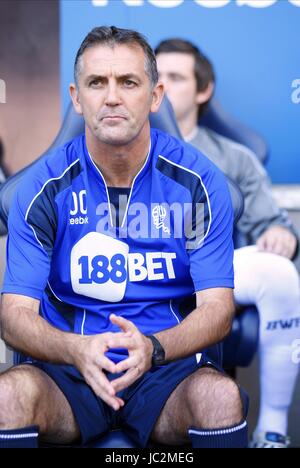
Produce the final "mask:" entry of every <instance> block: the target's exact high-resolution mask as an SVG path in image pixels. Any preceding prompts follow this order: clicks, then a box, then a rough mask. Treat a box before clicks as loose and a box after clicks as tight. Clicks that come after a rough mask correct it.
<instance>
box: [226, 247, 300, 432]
mask: <svg viewBox="0 0 300 468" xmlns="http://www.w3.org/2000/svg"><path fill="white" fill-rule="evenodd" d="M234 267H235V285H236V288H235V299H236V301H237V302H238V303H240V304H256V306H257V308H258V311H259V316H260V333H259V360H260V399H261V403H260V411H259V418H258V423H257V427H256V429H255V432H256V433H257V432H278V433H280V434H282V435H286V433H287V425H288V424H287V423H288V411H289V407H290V404H291V401H292V397H293V391H294V387H295V383H296V379H297V376H298V370H299V365H297V364H295V363H294V362H293V360H292V352H293V348H292V344H293V342H294V340H296V339H299V335H300V328H299V326H300V287H299V275H298V272H297V270H296V268H295V266H294V265H293V263H292V262H290V261H289V260H288V259H286V258H284V257H281V256H278V255H275V254H270V253H265V252H258V250H257V248H256V247H253V246H251V247H246V248H242V249H238V250H236V251H235V259H234Z"/></svg>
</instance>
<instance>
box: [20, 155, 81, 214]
mask: <svg viewBox="0 0 300 468" xmlns="http://www.w3.org/2000/svg"><path fill="white" fill-rule="evenodd" d="M78 161H79V158H78V159H76V161H74V162H73V163H72V164H70V166H68V167H67V168H66V169H65V170H64V172H63V173H62V174H61V175H60V176H59V177H52V178H51V179H48V180H47V182H45V183H44V185H43V187H42V188H41V190H40V191H39V192H38V193H37V194H36V195H35V197H34V198H33V199H32V201H31V202H30V204H29V207H28V209H27V211H26V215H25V221H27V218H28V214H29V211H30V208H31V207H32V205H33V203H34V202H35V200H36V199H37V198H38V197H39V196H40V195H41V193H42V192H43V191H44V190H45V187H46V186H47V185H48V184H49V182H51V181H52V180H59V179H61V178H62V177H63V176H64V175H65V174H66V173H67V172H68V171H69V170H70V169H71V167H73V166H74V165H75V164H76V163H78Z"/></svg>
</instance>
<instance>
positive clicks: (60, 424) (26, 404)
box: [0, 365, 80, 444]
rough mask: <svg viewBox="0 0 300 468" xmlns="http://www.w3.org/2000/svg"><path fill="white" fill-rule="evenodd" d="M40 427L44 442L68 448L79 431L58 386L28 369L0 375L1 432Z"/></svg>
mask: <svg viewBox="0 0 300 468" xmlns="http://www.w3.org/2000/svg"><path fill="white" fill-rule="evenodd" d="M31 425H37V426H39V429H40V435H41V438H42V440H44V441H47V442H51V443H59V444H67V443H72V442H75V441H76V440H77V439H78V438H79V436H80V431H79V428H78V426H77V423H76V421H75V418H74V415H73V413H72V410H71V407H70V405H69V403H68V401H67V399H66V397H65V396H64V394H63V393H62V391H61V390H60V389H59V388H58V386H57V385H56V384H55V382H54V381H53V380H52V379H51V378H50V377H49V376H48V375H47V374H45V373H44V372H43V371H41V370H40V369H37V368H36V367H33V366H29V365H20V366H17V367H14V368H12V369H10V370H8V371H7V372H5V373H3V374H2V375H0V430H1V429H2V430H5V429H18V428H22V427H26V426H31Z"/></svg>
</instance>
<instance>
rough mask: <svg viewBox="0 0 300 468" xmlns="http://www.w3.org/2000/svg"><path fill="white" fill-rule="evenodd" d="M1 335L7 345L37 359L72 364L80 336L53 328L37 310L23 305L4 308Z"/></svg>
mask: <svg viewBox="0 0 300 468" xmlns="http://www.w3.org/2000/svg"><path fill="white" fill-rule="evenodd" d="M1 335H2V338H3V340H4V341H5V342H6V344H7V345H9V346H11V347H13V348H14V349H16V350H18V351H21V352H22V353H24V354H25V355H28V356H31V357H33V358H35V359H39V360H43V361H48V362H53V363H57V364H72V363H73V350H75V349H76V343H77V342H78V338H80V337H79V336H78V335H76V334H73V333H66V332H63V331H60V330H58V329H56V328H54V327H52V326H51V325H50V324H49V323H48V322H46V320H44V319H43V318H42V317H40V316H39V315H38V314H37V313H36V312H35V311H33V310H31V309H28V308H26V307H22V306H16V307H13V308H11V309H7V310H4V309H3V306H2V310H1Z"/></svg>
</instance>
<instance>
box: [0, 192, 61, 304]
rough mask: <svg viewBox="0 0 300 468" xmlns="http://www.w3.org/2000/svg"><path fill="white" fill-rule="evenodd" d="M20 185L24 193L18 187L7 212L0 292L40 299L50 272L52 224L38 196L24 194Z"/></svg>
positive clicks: (44, 205) (45, 207)
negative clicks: (6, 237) (6, 230)
mask: <svg viewBox="0 0 300 468" xmlns="http://www.w3.org/2000/svg"><path fill="white" fill-rule="evenodd" d="M22 185H23V190H22V188H21V187H19V188H18V191H17V193H16V195H15V197H14V200H13V202H12V206H11V208H10V213H9V219H8V239H7V246H6V271H5V276H4V282H3V287H2V291H1V292H2V294H3V293H10V294H21V295H24V296H29V297H33V298H35V299H41V297H42V295H43V291H44V289H45V287H46V284H47V280H48V276H49V272H50V263H51V254H52V247H53V244H52V246H51V238H52V237H53V236H52V232H53V225H52V226H51V223H50V218H49V210H47V205H46V204H45V203H42V204H41V203H40V199H39V197H37V196H36V197H34V196H32V195H28V194H26V189H25V186H24V184H22ZM24 191H25V192H24ZM28 191H30V189H29V190H28ZM30 198H32V200H31V202H29V200H30ZM48 208H49V206H48ZM47 211H48V213H47ZM50 211H51V210H50Z"/></svg>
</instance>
